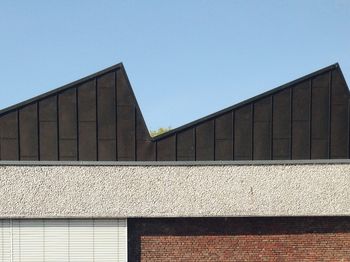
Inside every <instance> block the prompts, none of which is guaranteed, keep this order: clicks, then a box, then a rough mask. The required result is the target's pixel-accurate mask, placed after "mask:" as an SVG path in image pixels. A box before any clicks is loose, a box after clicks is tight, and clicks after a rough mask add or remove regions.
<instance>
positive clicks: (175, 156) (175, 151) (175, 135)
mask: <svg viewBox="0 0 350 262" xmlns="http://www.w3.org/2000/svg"><path fill="white" fill-rule="evenodd" d="M175 161H177V132H176V133H175Z"/></svg>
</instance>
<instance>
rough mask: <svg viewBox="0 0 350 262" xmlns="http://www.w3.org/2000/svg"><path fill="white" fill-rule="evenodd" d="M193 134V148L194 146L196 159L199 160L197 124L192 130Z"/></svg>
mask: <svg viewBox="0 0 350 262" xmlns="http://www.w3.org/2000/svg"><path fill="white" fill-rule="evenodd" d="M192 136H193V148H194V160H195V161H197V126H195V127H194V129H193V131H192Z"/></svg>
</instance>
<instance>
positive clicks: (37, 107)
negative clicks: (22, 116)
mask: <svg viewBox="0 0 350 262" xmlns="http://www.w3.org/2000/svg"><path fill="white" fill-rule="evenodd" d="M39 110H40V108H39V101H38V102H37V103H36V121H37V134H38V160H39V161H40V114H39Z"/></svg>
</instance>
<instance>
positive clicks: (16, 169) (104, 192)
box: [0, 160, 350, 218]
mask: <svg viewBox="0 0 350 262" xmlns="http://www.w3.org/2000/svg"><path fill="white" fill-rule="evenodd" d="M40 163H43V162H37V163H35V162H31V164H27V165H26V164H22V165H20V164H18V163H15V164H14V165H6V164H3V165H1V166H0V195H1V199H0V216H1V218H11V217H24V218H36V217H37V218H50V217H56V218H57V217H80V218H84V217H89V218H91V217H104V218H105V217H114V218H115V217H117V218H126V217H128V218H130V217H233V216H234V217H237V216H310V215H317V216H336V215H338V216H339V215H350V207H349V203H350V161H348V160H344V162H343V163H340V162H338V163H336V162H334V163H333V164H326V163H319V164H312V163H308V164H306V163H303V164H302V163H299V164H297V163H293V162H286V163H284V164H282V163H283V162H282V163H280V164H276V163H270V164H268V162H267V163H266V164H264V165H257V164H251V165H249V164H244V165H238V164H222V165H220V164H211V165H210V164H208V163H207V164H206V165H198V164H194V163H195V162H192V164H191V163H184V166H182V165H171V164H168V165H156V164H154V165H146V164H144V165H142V164H140V165H136V164H135V165H134V166H130V165H124V166H123V165H110V166H104V165H103V164H101V163H98V162H95V164H94V163H90V164H88V165H82V164H79V163H78V164H76V165H74V164H71V165H69V164H68V165H64V162H57V163H56V164H53V165H45V164H40Z"/></svg>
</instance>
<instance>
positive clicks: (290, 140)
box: [289, 87, 293, 159]
mask: <svg viewBox="0 0 350 262" xmlns="http://www.w3.org/2000/svg"><path fill="white" fill-rule="evenodd" d="M289 103H290V105H289V106H290V112H289V113H290V130H289V154H290V155H289V159H292V158H293V157H292V156H293V87H291V88H290V89H289Z"/></svg>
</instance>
